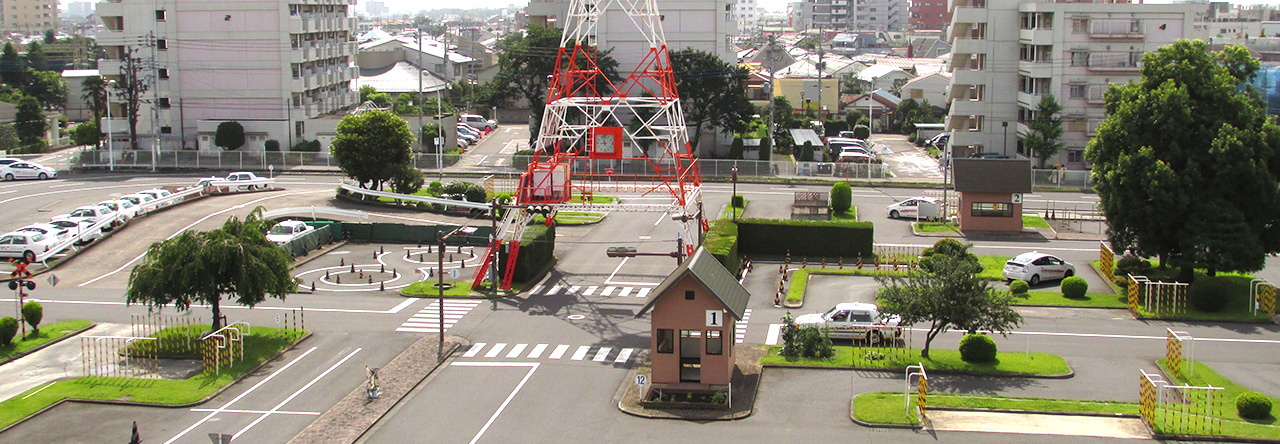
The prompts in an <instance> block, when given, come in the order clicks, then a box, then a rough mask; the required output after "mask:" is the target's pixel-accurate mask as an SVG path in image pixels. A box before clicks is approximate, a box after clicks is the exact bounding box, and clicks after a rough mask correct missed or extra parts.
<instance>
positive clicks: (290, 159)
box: [77, 149, 461, 171]
mask: <svg viewBox="0 0 1280 444" xmlns="http://www.w3.org/2000/svg"><path fill="white" fill-rule="evenodd" d="M113 156H114V157H115V159H114V161H113V160H112V157H113ZM460 158H461V155H459V154H456V153H450V154H442V155H437V154H431V153H415V154H414V160H413V164H414V166H415V167H417V168H419V169H424V170H432V169H437V168H439V165H441V164H443V165H444V166H446V167H448V166H451V165H453V164H456V163H458V159H460ZM77 164H78V166H80V167H81V168H111V167H114V168H118V169H152V168H163V169H170V168H179V169H210V170H247V171H261V170H268V169H272V170H287V169H290V168H298V167H307V168H333V169H336V168H337V167H338V166H337V164H336V163H334V161H333V158H332V157H330V156H329V153H319V152H291V151H284V152H248V151H246V152H241V151H221V152H206V151H157V152H153V151H148V150H136V151H135V150H115V151H111V150H107V149H101V150H93V149H88V150H85V151H83V152H82V153H81V155H80V158H79V159H78V162H77Z"/></svg>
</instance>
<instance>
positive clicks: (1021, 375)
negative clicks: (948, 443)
mask: <svg viewBox="0 0 1280 444" xmlns="http://www.w3.org/2000/svg"><path fill="white" fill-rule="evenodd" d="M760 365H761V366H763V367H765V368H790V369H804V370H854V371H860V372H880V373H905V372H906V369H901V368H885V367H815V366H807V365H794V364H760ZM1067 365H1068V366H1070V364H1067ZM926 370H927V371H928V372H929V373H937V374H939V375H953V376H954V375H958V376H978V377H994V378H1025V379H1071V378H1074V377H1075V376H1076V372H1075V370H1072V371H1070V372H1068V373H1065V374H1061V375H1028V374H1024V373H1008V372H998V373H981V372H971V371H967V370H952V369H926Z"/></svg>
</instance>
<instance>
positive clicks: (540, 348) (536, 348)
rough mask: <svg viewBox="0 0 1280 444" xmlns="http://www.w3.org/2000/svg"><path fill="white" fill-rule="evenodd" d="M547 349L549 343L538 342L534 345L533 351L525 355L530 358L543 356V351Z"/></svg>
mask: <svg viewBox="0 0 1280 444" xmlns="http://www.w3.org/2000/svg"><path fill="white" fill-rule="evenodd" d="M546 350H547V344H538V345H535V346H533V351H530V352H529V356H525V357H526V358H529V359H538V358H541V357H542V352H544V351H546Z"/></svg>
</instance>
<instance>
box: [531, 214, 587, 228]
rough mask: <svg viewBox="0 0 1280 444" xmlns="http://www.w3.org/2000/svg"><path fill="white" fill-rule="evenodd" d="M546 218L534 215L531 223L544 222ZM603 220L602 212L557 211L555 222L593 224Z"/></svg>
mask: <svg viewBox="0 0 1280 444" xmlns="http://www.w3.org/2000/svg"><path fill="white" fill-rule="evenodd" d="M546 220H547V219H546V218H545V217H542V216H541V215H539V216H535V217H534V221H533V223H539V224H540V223H544V222H546ZM602 220H604V213H591V212H585V211H557V212H556V223H557V224H568V225H582V224H594V223H597V222H600V221H602Z"/></svg>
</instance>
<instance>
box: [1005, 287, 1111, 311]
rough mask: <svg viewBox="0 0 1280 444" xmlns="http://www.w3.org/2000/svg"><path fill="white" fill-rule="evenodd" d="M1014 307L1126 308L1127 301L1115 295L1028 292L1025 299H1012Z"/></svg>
mask: <svg viewBox="0 0 1280 444" xmlns="http://www.w3.org/2000/svg"><path fill="white" fill-rule="evenodd" d="M1013 303H1014V305H1052V306H1060V307H1120V308H1124V307H1128V299H1127V298H1126V297H1125V296H1122V295H1118V294H1115V293H1085V295H1084V297H1083V298H1080V299H1075V298H1068V297H1064V296H1062V293H1060V292H1057V291H1035V290H1032V291H1029V292H1027V297H1014V298H1013Z"/></svg>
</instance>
